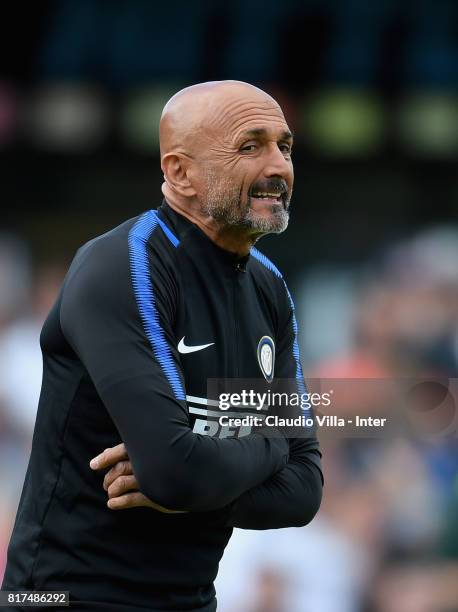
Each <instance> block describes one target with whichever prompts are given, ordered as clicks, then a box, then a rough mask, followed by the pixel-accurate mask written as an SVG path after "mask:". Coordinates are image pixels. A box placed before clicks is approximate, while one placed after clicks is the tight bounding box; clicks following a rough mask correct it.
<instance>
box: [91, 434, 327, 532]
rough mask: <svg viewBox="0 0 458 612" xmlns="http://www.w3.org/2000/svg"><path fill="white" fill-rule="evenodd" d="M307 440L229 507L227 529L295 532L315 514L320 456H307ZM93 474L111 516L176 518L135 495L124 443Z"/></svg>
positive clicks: (97, 460)
mask: <svg viewBox="0 0 458 612" xmlns="http://www.w3.org/2000/svg"><path fill="white" fill-rule="evenodd" d="M307 446H308V442H307V440H299V439H296V440H291V441H290V459H289V462H288V464H287V465H286V466H285V467H283V468H282V469H281V470H280V471H279V472H277V473H276V474H275V475H273V476H271V477H270V478H268V479H267V480H266V481H265V482H264V483H262V484H261V485H258V486H257V487H254V488H252V489H250V490H248V491H246V492H245V493H244V494H243V495H241V496H240V497H239V498H238V499H236V500H235V501H234V502H233V503H232V504H231V512H230V514H229V518H228V522H227V525H228V526H229V527H239V528H242V529H275V528H281V527H299V526H302V525H306V524H307V523H309V522H310V521H311V520H312V519H313V517H314V516H315V514H316V513H317V511H318V509H319V507H320V503H321V495H322V485H323V477H322V473H321V469H320V467H319V465H320V453H319V451H317V450H312V451H310V450H309V449H308V448H307ZM90 466H91V468H92V469H94V470H103V469H107V468H108V471H107V472H106V474H105V477H104V479H103V488H104V489H105V491H106V492H107V495H108V501H107V506H108V508H110V509H111V510H126V509H129V508H136V507H147V508H151V509H153V510H156V511H158V512H164V513H174V514H177V513H182V512H185V511H183V510H172V509H169V508H165V507H163V506H161V505H159V504H157V503H155V502H154V501H152V500H150V499H148V498H147V497H146V496H145V495H144V494H143V493H142V492H141V491H140V489H139V484H138V481H137V479H136V476H135V474H134V471H133V468H132V464H131V462H130V460H129V456H128V454H127V449H126V447H125V445H124V443H121V444H118V445H117V446H115V447H113V448H108V449H105V450H104V451H103V452H102V453H101V454H100V455H98V456H97V457H94V459H92V460H91V462H90Z"/></svg>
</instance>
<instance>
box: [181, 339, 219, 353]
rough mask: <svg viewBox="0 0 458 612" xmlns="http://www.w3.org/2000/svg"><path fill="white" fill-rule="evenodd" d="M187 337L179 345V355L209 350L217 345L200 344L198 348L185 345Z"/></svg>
mask: <svg viewBox="0 0 458 612" xmlns="http://www.w3.org/2000/svg"><path fill="white" fill-rule="evenodd" d="M184 339H185V336H183V338H181V340H180V343H179V344H178V352H179V353H195V352H196V351H202V350H203V349H206V348H208V347H209V346H212V345H213V344H215V343H214V342H210V343H209V344H198V345H196V346H187V345H186V344H185V343H184Z"/></svg>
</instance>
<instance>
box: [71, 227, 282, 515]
mask: <svg viewBox="0 0 458 612" xmlns="http://www.w3.org/2000/svg"><path fill="white" fill-rule="evenodd" d="M140 229H141V228H140ZM155 231H160V230H158V229H157V228H156V230H155ZM143 234H144V233H143V232H141V231H139V232H137V233H136V232H135V228H134V229H133V230H131V231H130V234H129V239H128V240H127V239H126V236H123V235H120V236H118V235H115V236H114V237H113V236H110V237H109V238H106V237H101V238H98V239H96V240H95V241H92V242H91V243H89V244H88V245H86V246H85V247H83V249H81V250H80V251H79V253H78V254H77V256H76V258H75V260H74V262H73V264H72V266H71V268H70V270H69V273H68V275H67V278H66V281H65V284H64V290H63V299H62V306H61V313H60V317H61V326H62V330H63V333H64V334H65V336H66V338H67V340H68V342H69V344H70V345H71V347H72V348H73V350H74V351H75V353H76V354H77V356H78V357H79V359H80V360H81V362H82V364H83V366H84V368H85V369H86V370H87V372H88V374H89V376H90V378H91V379H92V381H93V383H94V385H95V388H96V390H97V392H98V394H99V396H100V398H101V399H102V401H103V403H104V405H105V406H106V408H107V410H108V412H109V414H110V416H111V417H112V419H113V421H114V423H115V425H116V427H117V429H118V431H119V434H120V437H121V439H122V440H123V441H124V443H125V445H126V447H127V451H128V453H129V457H130V459H131V461H132V466H133V469H134V472H135V474H136V476H137V479H138V482H139V485H140V490H141V491H142V492H143V493H144V494H145V495H146V496H147V497H148V498H150V499H151V500H153V501H155V502H156V503H158V504H160V505H162V506H165V507H167V508H171V509H178V510H188V511H204V510H212V509H216V508H219V507H222V506H226V505H227V504H229V503H230V502H232V501H233V500H234V499H236V498H237V497H239V496H240V495H242V494H243V493H244V492H245V491H247V490H248V489H251V488H253V487H255V486H257V485H258V484H260V483H261V482H263V481H264V480H266V479H267V478H269V477H270V476H271V475H272V474H274V473H275V472H277V471H278V470H279V469H281V467H282V466H283V465H285V463H286V462H287V459H288V453H289V446H288V441H287V440H286V439H285V438H280V439H279V438H276V439H274V438H268V437H267V436H264V435H263V434H262V432H257V433H253V434H252V435H250V436H247V437H246V438H240V439H235V438H226V439H222V440H220V439H214V438H212V437H209V436H204V435H199V434H195V433H194V432H193V431H192V429H191V426H190V420H189V413H188V410H187V405H186V392H185V383H184V379H183V374H182V371H181V368H180V360H179V354H178V352H177V349H176V339H175V337H174V333H173V328H172V321H173V317H174V309H175V304H176V299H177V298H176V286H174V275H173V273H172V272H171V270H170V263H169V264H166V263H165V259H166V255H167V253H165V254H164V253H163V250H164V249H162V250H161V252H157V249H155V248H153V247H152V246H151V244H150V242H149V241H148V240H147V239H145V237H144V235H143ZM155 251H156V252H155ZM88 460H89V458H88Z"/></svg>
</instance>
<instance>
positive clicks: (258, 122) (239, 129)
mask: <svg viewBox="0 0 458 612" xmlns="http://www.w3.org/2000/svg"><path fill="white" fill-rule="evenodd" d="M270 119H271V121H272V122H271V123H270V122H269V124H270V127H272V124H275V125H277V126H278V127H280V126H281V129H282V134H283V132H285V131H290V130H289V129H288V124H287V123H286V120H285V119H283V120H282V119H280V117H278V116H277V115H275V116H270ZM265 120H266V115H262V116H260V117H253V119H251V118H250V120H249V121H250V123H252V124H253V125H252V128H251V129H263V130H265V131H266V132H269V131H270V130H269V125H268V126H266V125H265ZM247 123H248V122H247V121H246V118H244V119H243V120H241V121H238V122H237V124H236V125H235V126H234V131H233V136H232V138H231V140H232V142H236V141H237V140H238V139H239V138H240V137H241V136H242V134H243V132H247V131H249V130H250V127H249V125H247Z"/></svg>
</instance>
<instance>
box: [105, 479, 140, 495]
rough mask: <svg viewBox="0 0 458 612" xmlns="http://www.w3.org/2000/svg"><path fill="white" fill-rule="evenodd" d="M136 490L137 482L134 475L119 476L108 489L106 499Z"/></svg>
mask: <svg viewBox="0 0 458 612" xmlns="http://www.w3.org/2000/svg"><path fill="white" fill-rule="evenodd" d="M132 490H138V482H137V479H136V478H135V476H134V475H132V476H119V477H118V478H116V480H115V481H114V482H113V483H112V484H111V485H110V486H109V487H108V497H109V498H110V499H111V498H112V497H119V496H120V495H123V494H124V493H126V492H127V491H132Z"/></svg>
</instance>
